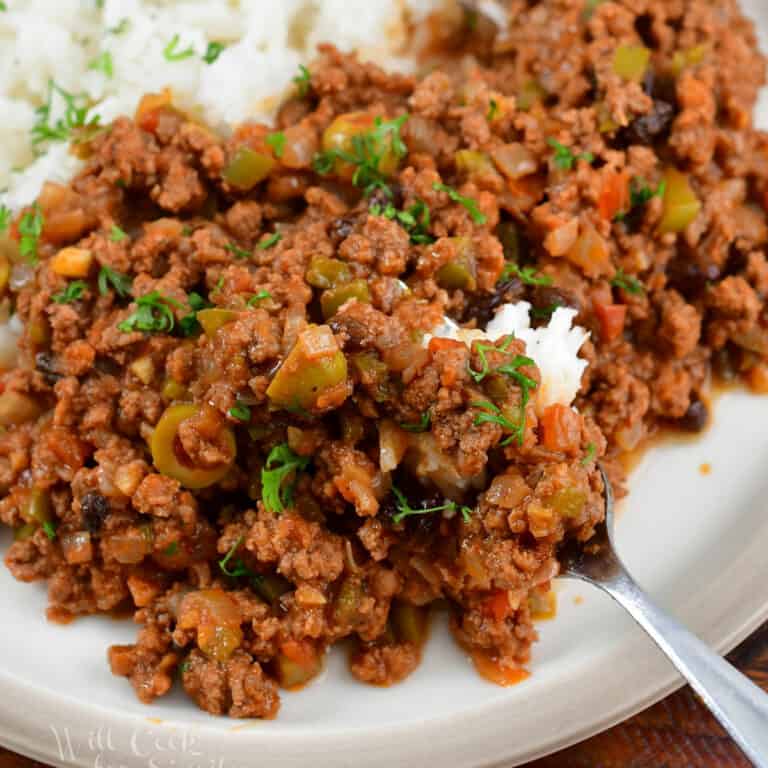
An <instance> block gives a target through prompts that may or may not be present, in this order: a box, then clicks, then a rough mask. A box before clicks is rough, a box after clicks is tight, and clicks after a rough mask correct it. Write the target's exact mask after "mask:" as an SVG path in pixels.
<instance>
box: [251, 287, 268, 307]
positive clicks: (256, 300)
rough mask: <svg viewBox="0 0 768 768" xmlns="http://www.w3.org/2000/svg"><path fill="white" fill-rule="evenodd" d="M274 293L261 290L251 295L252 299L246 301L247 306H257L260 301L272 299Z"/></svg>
mask: <svg viewBox="0 0 768 768" xmlns="http://www.w3.org/2000/svg"><path fill="white" fill-rule="evenodd" d="M271 298H272V294H271V293H270V292H269V291H259V292H258V293H256V294H254V295H253V296H251V298H250V299H248V301H247V302H246V306H248V307H255V306H256V305H257V304H258V303H259V302H260V301H264V299H271Z"/></svg>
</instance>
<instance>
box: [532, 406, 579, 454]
mask: <svg viewBox="0 0 768 768" xmlns="http://www.w3.org/2000/svg"><path fill="white" fill-rule="evenodd" d="M539 424H540V426H541V441H542V443H543V444H544V447H545V448H547V449H549V450H550V451H562V452H563V453H571V452H575V451H576V450H577V449H578V447H579V439H580V436H581V417H580V416H579V414H578V413H576V412H575V411H574V410H573V409H572V408H569V407H568V406H567V405H563V404H562V403H553V404H552V405H550V406H549V407H548V408H547V409H546V410H545V411H544V414H543V416H542V417H541V421H540V422H539Z"/></svg>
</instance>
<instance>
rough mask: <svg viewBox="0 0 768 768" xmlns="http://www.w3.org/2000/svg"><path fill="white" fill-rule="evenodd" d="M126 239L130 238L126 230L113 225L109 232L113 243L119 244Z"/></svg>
mask: <svg viewBox="0 0 768 768" xmlns="http://www.w3.org/2000/svg"><path fill="white" fill-rule="evenodd" d="M126 237H128V234H127V233H126V232H125V231H124V230H122V229H120V227H118V226H117V224H113V225H112V229H110V230H109V239H110V240H111V241H112V242H113V243H119V242H120V241H121V240H125V238H126Z"/></svg>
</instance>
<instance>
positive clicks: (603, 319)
mask: <svg viewBox="0 0 768 768" xmlns="http://www.w3.org/2000/svg"><path fill="white" fill-rule="evenodd" d="M595 314H596V315H597V319H598V320H599V321H600V336H601V337H602V339H603V341H613V340H614V339H617V338H619V336H621V334H622V333H623V332H624V322H625V320H626V318H627V307H626V305H625V304H595Z"/></svg>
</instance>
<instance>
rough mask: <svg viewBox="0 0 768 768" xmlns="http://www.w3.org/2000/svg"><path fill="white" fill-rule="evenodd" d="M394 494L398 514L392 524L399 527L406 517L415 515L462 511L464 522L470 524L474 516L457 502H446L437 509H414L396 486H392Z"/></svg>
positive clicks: (468, 509) (467, 508)
mask: <svg viewBox="0 0 768 768" xmlns="http://www.w3.org/2000/svg"><path fill="white" fill-rule="evenodd" d="M392 494H393V496H394V497H395V505H396V506H397V510H398V511H397V512H396V513H395V514H394V515H392V522H393V523H394V524H395V525H398V524H399V523H401V522H402V521H403V520H405V518H406V517H412V516H413V515H431V514H433V513H434V512H456V511H460V512H461V516H462V518H463V519H464V522H465V523H466V522H469V520H470V518H471V516H472V510H471V509H470V508H469V507H464V506H459V505H458V504H457V503H456V502H455V501H446V502H445V504H439V505H438V506H436V507H412V506H411V505H410V504H409V503H408V499H407V498H406V497H405V494H404V493H403V492H402V491H401V490H400V489H399V488H397V487H396V486H394V485H393V486H392Z"/></svg>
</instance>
